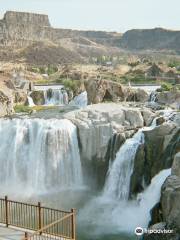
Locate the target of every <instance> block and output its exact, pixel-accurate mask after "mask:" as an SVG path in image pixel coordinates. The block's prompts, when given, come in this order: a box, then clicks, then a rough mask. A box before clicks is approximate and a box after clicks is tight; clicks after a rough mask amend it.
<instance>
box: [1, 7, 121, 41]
mask: <svg viewBox="0 0 180 240" xmlns="http://www.w3.org/2000/svg"><path fill="white" fill-rule="evenodd" d="M77 37H82V38H83V37H84V38H88V39H92V40H94V41H95V42H96V41H97V43H100V44H104V43H106V42H107V43H108V42H109V44H112V43H113V41H114V38H116V37H115V34H114V33H108V32H103V31H76V30H71V29H58V28H53V27H51V25H50V22H49V18H48V16H47V15H43V14H35V13H26V12H13V11H8V12H6V13H5V15H4V18H3V19H2V20H0V43H1V44H3V45H9V44H10V45H12V44H18V45H29V44H30V43H32V42H34V41H44V40H50V41H52V42H56V43H58V42H59V40H60V39H63V38H74V39H75V38H77Z"/></svg>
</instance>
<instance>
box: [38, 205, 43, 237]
mask: <svg viewBox="0 0 180 240" xmlns="http://www.w3.org/2000/svg"><path fill="white" fill-rule="evenodd" d="M38 228H39V229H41V228H42V224H41V203H40V202H38ZM41 234H42V232H40V235H41Z"/></svg>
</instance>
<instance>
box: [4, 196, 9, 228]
mask: <svg viewBox="0 0 180 240" xmlns="http://www.w3.org/2000/svg"><path fill="white" fill-rule="evenodd" d="M5 215H6V227H8V226H9V221H8V197H7V196H5Z"/></svg>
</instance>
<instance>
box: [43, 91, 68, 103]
mask: <svg viewBox="0 0 180 240" xmlns="http://www.w3.org/2000/svg"><path fill="white" fill-rule="evenodd" d="M50 90H51V94H50V96H49V94H48V91H49V89H48V90H44V100H45V105H64V104H65V105H66V104H68V94H67V92H66V91H65V90H61V89H50Z"/></svg>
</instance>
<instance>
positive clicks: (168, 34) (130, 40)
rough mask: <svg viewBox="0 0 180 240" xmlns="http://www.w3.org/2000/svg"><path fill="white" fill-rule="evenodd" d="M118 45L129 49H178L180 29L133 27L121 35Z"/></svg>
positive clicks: (179, 47)
mask: <svg viewBox="0 0 180 240" xmlns="http://www.w3.org/2000/svg"><path fill="white" fill-rule="evenodd" d="M120 46H121V47H122V48H126V49H131V50H146V49H156V50H164V49H171V50H180V31H170V30H166V29H162V28H155V29H144V30H138V29H134V30H130V31H127V32H126V33H125V34H124V35H123V37H122V39H121V41H120Z"/></svg>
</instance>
